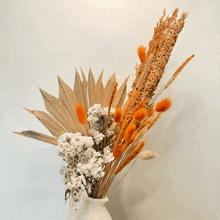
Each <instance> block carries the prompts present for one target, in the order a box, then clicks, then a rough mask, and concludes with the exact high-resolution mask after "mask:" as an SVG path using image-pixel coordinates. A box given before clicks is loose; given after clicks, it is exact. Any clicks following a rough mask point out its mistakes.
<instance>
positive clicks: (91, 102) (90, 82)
mask: <svg viewBox="0 0 220 220" xmlns="http://www.w3.org/2000/svg"><path fill="white" fill-rule="evenodd" d="M88 96H89V107H91V106H93V105H94V104H95V79H94V76H93V73H92V70H91V69H89V77H88Z"/></svg>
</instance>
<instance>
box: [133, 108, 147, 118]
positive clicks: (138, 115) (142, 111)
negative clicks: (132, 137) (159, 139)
mask: <svg viewBox="0 0 220 220" xmlns="http://www.w3.org/2000/svg"><path fill="white" fill-rule="evenodd" d="M146 116H147V109H145V108H141V109H139V110H137V111H136V112H135V113H134V115H133V119H135V120H137V121H142V120H143V119H144V118H145V117H146Z"/></svg>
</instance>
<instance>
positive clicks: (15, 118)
mask: <svg viewBox="0 0 220 220" xmlns="http://www.w3.org/2000/svg"><path fill="white" fill-rule="evenodd" d="M176 7H178V8H179V9H180V12H183V11H188V12H190V14H189V16H188V18H187V20H186V25H185V27H184V29H183V31H182V33H181V34H180V37H179V39H178V41H177V44H176V46H175V49H174V50H173V53H172V57H171V59H170V61H169V64H168V65H167V68H166V72H165V75H164V79H163V80H162V82H161V84H160V85H162V84H163V83H164V82H165V81H166V80H167V79H168V78H169V77H170V76H171V75H172V74H173V72H174V71H175V69H176V68H178V66H179V65H180V64H181V63H182V62H183V61H184V60H185V59H186V58H187V57H188V56H190V55H191V54H193V53H194V54H195V58H194V59H193V60H192V61H191V62H190V63H189V64H188V65H187V67H186V68H185V69H184V70H183V71H182V73H181V75H180V76H179V77H178V78H177V79H176V81H175V83H174V84H173V85H172V86H171V87H170V88H169V89H168V90H167V91H166V92H165V93H164V94H163V95H162V96H161V97H160V99H162V98H164V97H170V98H171V99H172V100H173V106H172V108H171V109H170V110H169V111H168V112H167V113H166V114H164V115H163V117H162V118H161V119H160V121H158V123H157V124H156V125H155V127H154V128H153V129H152V130H151V132H150V133H149V134H148V135H147V136H148V137H150V138H149V141H148V145H147V148H148V149H151V150H155V151H157V152H158V153H159V155H160V157H159V158H157V159H156V160H152V161H141V160H138V161H137V162H136V164H135V166H134V167H133V169H132V170H131V172H130V173H129V174H128V176H127V177H126V178H125V179H124V180H123V182H122V183H121V184H120V186H118V187H117V188H116V189H115V190H114V191H112V192H111V193H110V194H109V195H108V197H109V202H108V204H107V208H108V210H109V212H110V214H111V215H112V217H113V219H114V220H174V219H177V220H186V219H190V220H218V219H220V211H219V206H220V146H219V134H220V132H219V121H220V111H219V107H220V104H219V97H220V75H219V69H220V24H219V23H220V14H219V11H220V2H219V0H209V1H208V0H200V1H199V0H185V1H182V0H181V1H180V0H176V1H174V0H167V1H162V0H152V1H149V0H127V1H126V0H112V1H104V0H102V1H101V0H83V1H80V0H62V1H61V0H47V1H44V0H37V1H34V0H19V1H18V0H8V1H4V2H3V1H2V2H1V17H2V19H1V75H0V97H1V100H0V145H1V191H0V192H1V206H0V207H1V212H0V213H1V214H0V215H1V219H3V220H26V219H27V220H30V219H31V220H46V219H54V220H56V219H57V220H60V219H68V206H67V205H65V206H64V200H63V199H64V190H65V188H64V186H63V182H62V179H61V177H60V175H59V173H58V169H59V167H60V165H61V164H62V161H61V159H60V158H58V157H57V156H56V155H55V153H56V147H54V146H52V145H49V144H46V143H43V142H37V141H35V140H32V139H27V138H24V137H21V136H16V135H14V134H12V133H11V131H23V130H29V129H30V130H36V131H39V132H43V133H47V134H49V133H48V132H47V130H46V129H45V128H44V127H43V125H42V124H41V123H40V122H39V121H38V120H37V119H36V118H35V117H34V116H32V115H31V114H29V113H28V112H26V111H25V110H24V109H22V107H27V108H30V109H37V110H44V109H45V108H44V104H43V100H42V97H41V95H40V92H39V90H38V88H37V85H38V86H40V87H41V88H43V89H44V90H46V91H47V92H49V93H51V94H53V95H55V96H58V83H57V74H59V75H60V77H61V78H63V79H64V81H66V82H67V83H68V84H69V85H70V86H73V83H74V72H75V68H78V69H79V68H80V67H82V68H83V70H84V72H88V69H89V68H90V67H91V68H92V70H93V72H94V74H95V76H96V79H97V77H98V74H99V73H100V72H101V70H102V69H104V70H105V71H104V73H105V75H104V81H105V82H106V81H107V79H108V78H109V76H110V75H111V74H112V73H113V72H116V73H117V77H118V81H119V82H122V80H123V79H125V77H127V76H128V75H130V74H134V73H135V70H134V67H135V65H136V63H138V62H139V61H138V57H137V55H136V49H137V47H138V46H139V45H140V44H144V45H147V43H148V42H149V40H150V39H151V37H152V34H153V28H154V26H155V25H156V22H157V21H158V19H159V17H160V16H161V15H162V13H163V8H166V9H167V13H169V14H171V13H172V11H173V10H174V9H175V8H176ZM125 171H126V170H125ZM125 171H124V172H125ZM116 182H117V180H116ZM116 182H115V183H116Z"/></svg>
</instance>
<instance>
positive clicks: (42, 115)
mask: <svg viewBox="0 0 220 220" xmlns="http://www.w3.org/2000/svg"><path fill="white" fill-rule="evenodd" d="M24 109H25V110H27V111H28V112H30V113H31V114H33V115H34V116H36V118H37V119H38V120H39V121H40V122H41V123H42V124H43V125H44V126H45V127H46V128H47V129H48V130H49V132H50V133H51V134H52V135H53V136H55V137H59V136H61V135H62V134H64V133H66V132H67V131H68V130H66V129H65V128H64V127H63V126H62V125H60V124H59V123H58V122H57V121H56V120H55V119H54V118H52V117H51V116H50V115H48V114H47V113H46V112H43V111H36V110H29V109H27V108H24Z"/></svg>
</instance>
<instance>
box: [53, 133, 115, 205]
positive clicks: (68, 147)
mask: <svg viewBox="0 0 220 220" xmlns="http://www.w3.org/2000/svg"><path fill="white" fill-rule="evenodd" d="M100 134H102V133H99V134H98V135H100ZM103 138H104V137H101V135H100V137H99V139H101V140H102V139H103ZM94 141H95V142H94ZM97 142H98V137H97V138H96V139H95V138H93V137H92V136H82V135H81V133H79V132H78V133H74V134H73V133H65V134H63V135H61V136H60V137H59V139H58V148H57V154H58V156H60V157H62V158H63V160H64V161H65V162H66V163H68V165H67V166H64V165H62V167H61V168H60V174H61V175H62V176H63V181H64V183H65V185H66V189H67V190H69V192H71V195H72V197H73V200H74V201H75V202H78V201H80V200H81V199H82V193H83V191H84V190H86V191H87V192H88V193H90V192H91V185H92V184H93V183H94V182H95V181H97V180H99V179H100V178H101V177H103V176H104V174H105V173H104V168H105V166H106V163H109V162H111V161H113V160H114V157H113V154H112V152H111V151H110V148H109V146H108V147H105V148H104V150H103V153H101V152H98V151H96V150H95V149H94V146H95V144H96V143H97Z"/></svg>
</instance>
